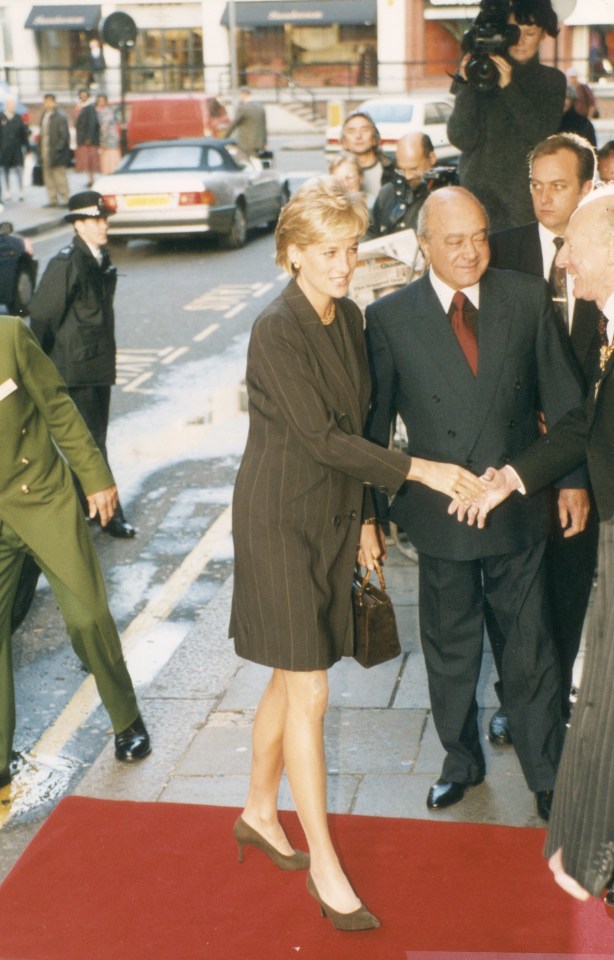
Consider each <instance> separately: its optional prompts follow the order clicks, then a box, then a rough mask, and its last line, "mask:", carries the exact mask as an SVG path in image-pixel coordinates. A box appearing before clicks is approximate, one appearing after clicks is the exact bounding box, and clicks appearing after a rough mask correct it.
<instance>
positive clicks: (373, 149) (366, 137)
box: [341, 110, 394, 199]
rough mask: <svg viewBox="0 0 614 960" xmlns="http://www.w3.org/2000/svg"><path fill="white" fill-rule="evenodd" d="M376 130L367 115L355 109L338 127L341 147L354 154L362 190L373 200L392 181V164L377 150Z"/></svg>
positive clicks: (377, 131)
mask: <svg viewBox="0 0 614 960" xmlns="http://www.w3.org/2000/svg"><path fill="white" fill-rule="evenodd" d="M379 140H380V137H379V130H378V129H377V127H376V126H375V124H374V122H373V120H372V118H371V117H370V116H369V114H368V113H365V112H364V111H362V110H354V112H353V113H350V114H349V116H347V117H346V118H345V121H344V123H343V126H342V127H341V148H342V150H347V151H348V152H349V153H353V154H354V156H355V157H356V159H357V160H358V163H359V165H360V173H361V179H362V188H363V190H364V192H365V193H366V194H367V195H368V196H370V197H373V198H374V199H375V198H376V197H377V195H378V193H379V191H380V189H381V187H382V186H383V184H385V183H389V182H391V181H392V180H393V179H394V163H393V162H392V160H390V158H389V157H387V156H386V154H384V153H382V151H381V150H380V148H379Z"/></svg>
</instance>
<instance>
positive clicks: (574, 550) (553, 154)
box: [487, 133, 599, 744]
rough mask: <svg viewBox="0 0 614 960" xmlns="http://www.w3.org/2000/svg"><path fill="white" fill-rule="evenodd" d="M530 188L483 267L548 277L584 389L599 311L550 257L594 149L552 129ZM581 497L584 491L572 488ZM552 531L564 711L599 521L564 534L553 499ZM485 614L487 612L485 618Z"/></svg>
mask: <svg viewBox="0 0 614 960" xmlns="http://www.w3.org/2000/svg"><path fill="white" fill-rule="evenodd" d="M529 163H530V174H529V178H530V186H531V198H532V201H533V209H534V211H535V216H536V218H537V219H536V220H534V221H533V222H532V223H529V224H527V225H526V226H523V227H513V228H512V229H510V230H503V231H501V232H500V233H495V234H493V236H492V237H491V238H490V250H491V257H490V265H491V266H492V267H500V268H501V269H504V270H521V271H522V272H523V273H531V274H533V275H534V276H538V277H544V279H545V280H547V281H548V286H549V291H550V296H551V298H552V301H553V306H554V310H555V314H556V316H557V320H558V321H559V324H560V327H561V330H562V331H563V333H564V335H565V336H566V337H569V338H570V343H571V348H572V350H573V352H574V355H575V358H576V360H577V362H578V366H579V369H580V371H581V373H582V377H583V382H584V388H585V391H588V390H589V389H590V388H591V386H592V384H593V383H594V380H595V377H596V374H597V369H598V362H599V333H598V330H597V321H598V318H599V309H598V307H597V305H596V304H595V303H594V302H587V301H586V300H581V299H576V298H575V297H574V295H573V280H572V279H571V278H570V277H568V276H567V275H566V273H565V270H564V268H561V267H557V265H556V263H555V256H556V252H557V250H558V249H560V247H561V246H562V244H563V235H564V233H565V230H566V229H567V224H568V223H569V218H570V217H571V215H572V213H573V212H574V210H575V209H576V208H577V206H578V204H579V203H580V201H581V200H582V198H583V197H585V196H586V195H587V194H588V193H590V191H591V190H592V189H593V181H594V176H595V153H594V150H593V148H592V147H591V146H590V144H589V143H587V142H586V140H582V139H581V138H580V137H576V136H574V135H573V134H567V133H559V134H554V135H553V136H552V137H548V138H547V139H546V140H542V141H541V143H538V144H537V146H536V147H535V149H534V150H533V151H532V153H531V155H530V158H529ZM578 496H582V497H584V491H578ZM552 513H553V519H552V530H551V532H550V536H549V537H548V544H547V547H546V579H547V584H548V596H549V601H550V608H551V615H552V626H553V630H554V640H555V644H556V648H557V653H558V655H559V662H560V665H561V677H562V684H563V688H562V694H563V713H564V715H565V716H567V717H568V716H569V707H570V701H569V697H570V693H571V688H572V672H573V665H574V661H575V659H576V656H577V654H578V650H579V648H580V639H581V636H582V627H583V624H584V617H585V614H586V608H587V606H588V600H589V596H590V592H591V587H592V583H593V576H594V573H595V565H596V562H597V540H598V537H599V525H598V519H597V514H596V511H595V510H594V509H591V511H590V514H589V519H588V522H587V525H586V528H585V530H583V531H582V532H581V533H578V534H576V535H575V536H573V537H569V536H567V530H566V527H567V522H566V517H565V516H562V517H561V516H560V515H559V511H558V503H557V500H556V497H555V496H553V503H552ZM487 620H488V617H487ZM489 635H490V639H491V643H492V645H493V651H494V654H495V658H496V660H497V664H498V663H499V645H498V642H497V640H498V638H497V633H496V626H495V627H494V629H493V630H491V629H490V624H489ZM488 732H489V739H490V740H491V742H493V743H498V744H504V743H509V742H510V734H509V724H508V722H507V714H506V712H505V708H504V707H501V709H499V710H497V712H496V713H495V715H494V716H493V717H492V719H491V721H490V724H489V728H488Z"/></svg>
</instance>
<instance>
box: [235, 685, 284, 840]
mask: <svg viewBox="0 0 614 960" xmlns="http://www.w3.org/2000/svg"><path fill="white" fill-rule="evenodd" d="M286 706H287V703H286V685H285V683H284V681H283V677H282V676H281V673H280V671H279V670H274V671H273V676H272V677H271V679H270V681H269V683H268V685H267V688H266V690H265V691H264V693H263V694H262V697H261V698H260V703H259V704H258V710H257V711H256V717H255V719H254V726H253V728H252V769H251V777H250V784H249V792H248V795H247V800H246V803H245V809H244V811H243V814H242V816H243V819H244V820H245V822H246V823H248V824H249V825H250V827H253V828H254V830H257V831H258V833H260V834H262V836H263V837H265V839H266V840H268V841H269V843H271V844H273V846H274V847H275V848H276V849H277V850H279V852H280V853H282V854H284V855H285V856H290V855H291V854H292V853H294V850H293V848H292V847H291V845H290V843H289V842H288V839H287V837H286V835H285V833H284V831H283V829H282V827H281V824H280V823H279V820H278V819H277V794H278V792H279V783H280V781H281V775H282V773H283V769H284V758H283V731H284V724H285V720H286Z"/></svg>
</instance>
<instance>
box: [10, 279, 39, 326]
mask: <svg viewBox="0 0 614 960" xmlns="http://www.w3.org/2000/svg"><path fill="white" fill-rule="evenodd" d="M33 294H34V284H33V282H32V275H31V273H30V271H29V270H27V269H26V268H25V267H21V269H20V271H19V273H18V274H17V281H16V283H15V290H14V293H13V302H12V304H11V313H12V314H13V315H14V316H16V317H27V316H28V314H29V313H30V303H31V302H32V295H33Z"/></svg>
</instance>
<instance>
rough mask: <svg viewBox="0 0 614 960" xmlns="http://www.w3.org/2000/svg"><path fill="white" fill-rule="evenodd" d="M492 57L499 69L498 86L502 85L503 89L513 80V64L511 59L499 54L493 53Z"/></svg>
mask: <svg viewBox="0 0 614 960" xmlns="http://www.w3.org/2000/svg"><path fill="white" fill-rule="evenodd" d="M490 59H491V60H492V62H493V63H494V64H495V65H496V67H497V70H498V71H499V83H498V86H500V87H501V89H502V90H503V88H504V87H507V86H508V84H510V83H511V82H512V65H511V63H510V62H509V60H506V59H505V57H502V56H500V55H499V54H495V53H491V54H490Z"/></svg>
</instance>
